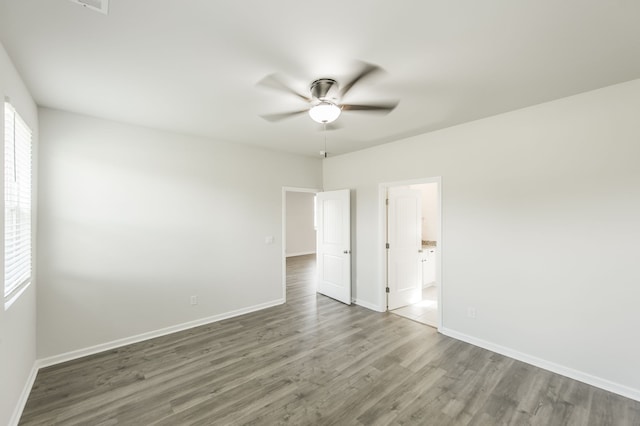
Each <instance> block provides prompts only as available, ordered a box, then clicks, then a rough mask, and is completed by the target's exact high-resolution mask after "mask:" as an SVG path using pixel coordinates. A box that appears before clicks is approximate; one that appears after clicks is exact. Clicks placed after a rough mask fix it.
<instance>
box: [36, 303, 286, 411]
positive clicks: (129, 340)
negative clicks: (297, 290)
mask: <svg viewBox="0 0 640 426" xmlns="http://www.w3.org/2000/svg"><path fill="white" fill-rule="evenodd" d="M284 302H285V300H284V299H276V300H272V301H270V302H265V303H260V304H258V305H253V306H248V307H246V308H241V309H236V310H234V311H229V312H225V313H222V314H218V315H213V316H210V317H206V318H201V319H198V320H195V321H189V322H185V323H182V324H177V325H173V326H170V327H166V328H161V329H159V330H154V331H149V332H146V333H142V334H138V335H135V336H131V337H125V338H123V339H117V340H113V341H111V342H106V343H101V344H98V345H95V346H90V347H88V348H84V349H78V350H75V351H71V352H66V353H63V354H60V355H54V356H50V357H47V358H43V359H40V360H38V361H36V363H37V365H38V368H44V367H50V366H52V365H56V364H60V363H63V362H67V361H72V360H74V359H78V358H82V357H85V356H88V355H94V354H97V353H100V352H104V351H107V350H111V349H115V348H119V347H121V346H126V345H131V344H133V343H138V342H142V341H145V340H149V339H153V338H156V337H161V336H166V335H167V334H171V333H176V332H178V331H184V330H188V329H190V328H193V327H199V326H201V325H206V324H211V323H214V322H218V321H222V320H225V319H228V318H233V317H237V316H240V315H244V314H248V313H251V312H255V311H260V310H262V309H267V308H271V307H273V306H278V305H282V304H283V303H284ZM34 378H35V377H34ZM25 402H26V401H25Z"/></svg>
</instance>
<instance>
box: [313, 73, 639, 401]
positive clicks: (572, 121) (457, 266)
mask: <svg viewBox="0 0 640 426" xmlns="http://www.w3.org/2000/svg"><path fill="white" fill-rule="evenodd" d="M639 111H640V80H635V81H631V82H628V83H624V84H620V85H616V86H611V87H608V88H604V89H601V90H596V91H592V92H588V93H584V94H581V95H578V96H573V97H569V98H565V99H561V100H557V101H554V102H549V103H545V104H541V105H538V106H534V107H530V108H526V109H522V110H518V111H514V112H510V113H507V114H502V115H499V116H495V117H491V118H487V119H483V120H479V121H475V122H471V123H467V124H464V125H460V126H456V127H452V128H448V129H444V130H441V131H438V132H433V133H429V134H424V135H420V136H416V137H412V138H409V139H406V140H403V141H399V142H395V143H390V144H386V145H382V146H378V147H375V148H371V149H368V150H364V151H359V152H355V153H351V154H346V155H342V156H337V157H333V158H330V159H327V160H325V162H324V167H323V170H324V188H325V189H326V190H331V189H336V188H345V187H348V188H352V189H355V193H356V199H355V204H356V206H355V207H356V210H357V213H356V214H357V217H356V219H357V229H356V236H355V237H356V242H357V243H356V245H355V250H354V251H355V252H354V256H355V258H356V265H357V270H356V273H355V275H356V288H355V291H356V292H357V297H358V299H361V300H364V301H365V302H368V303H370V304H372V305H376V306H383V301H382V299H383V293H382V291H381V289H382V286H383V284H382V277H381V276H380V271H381V268H380V262H381V261H382V256H381V250H380V249H379V247H381V241H380V238H379V232H378V226H379V225H380V223H379V211H380V200H378V184H379V183H380V182H394V181H400V180H408V179H418V178H422V177H432V176H441V177H442V203H443V205H442V214H443V218H442V223H443V230H442V238H443V240H442V244H441V249H442V252H441V255H442V262H443V269H442V280H443V283H442V292H443V299H442V302H443V315H444V318H443V329H444V330H445V331H447V332H449V333H450V334H456V335H457V336H463V337H465V336H466V338H468V339H469V340H475V341H476V342H484V343H487V344H489V345H493V347H502V348H504V349H505V350H507V351H511V352H512V353H517V354H521V355H524V356H525V357H529V359H536V360H539V361H540V364H544V363H547V364H548V365H550V366H554V367H557V368H556V369H557V370H562V369H563V368H564V369H565V370H566V372H573V373H575V374H574V376H580V377H582V378H585V379H588V380H590V381H591V382H592V383H598V384H599V385H601V386H608V387H609V388H610V389H615V390H616V391H620V392H623V393H626V394H627V395H631V396H633V397H635V398H640V368H638V353H640V339H638V338H637V330H638V328H639V327H640V309H639V308H638V301H640V267H639V266H638V265H639V264H640V258H639V256H638V242H640V220H639V218H640V166H639V165H638V164H639V163H638V162H639V160H640V119H639V115H638V114H639ZM363 165H366V167H363ZM469 307H473V308H475V309H476V312H477V316H476V318H473V319H472V318H469V317H468V316H467V309H468V308H469Z"/></svg>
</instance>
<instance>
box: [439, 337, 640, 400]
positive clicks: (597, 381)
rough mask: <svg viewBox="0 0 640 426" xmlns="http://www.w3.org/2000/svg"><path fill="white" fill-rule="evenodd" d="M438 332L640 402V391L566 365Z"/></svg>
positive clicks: (485, 341)
mask: <svg viewBox="0 0 640 426" xmlns="http://www.w3.org/2000/svg"><path fill="white" fill-rule="evenodd" d="M438 331H439V332H440V333H442V334H444V335H445V336H449V337H451V338H454V339H456V340H461V341H463V342H466V343H470V344H472V345H474V346H479V347H481V348H484V349H487V350H490V351H492V352H496V353H499V354H501V355H505V356H508V357H509V358H513V359H516V360H518V361H522V362H525V363H527V364H531V365H533V366H536V367H540V368H543V369H545V370H548V371H551V372H552V373H557V374H560V375H562V376H565V377H568V378H570V379H574V380H577V381H579V382H582V383H586V384H588V385H591V386H595V387H597V388H600V389H603V390H606V391H609V392H613V393H615V394H618V395H621V396H624V397H625V398H630V399H633V400H636V401H640V390H639V389H634V388H630V387H628V386H625V385H621V384H619V383H615V382H612V381H610V380H607V379H603V378H601V377H597V376H594V375H591V374H589V373H585V372H583V371H579V370H575V369H573V368H570V367H566V366H564V365H560V364H556V363H554V362H551V361H547V360H545V359H542V358H538V357H535V356H533V355H529V354H526V353H524V352H520V351H517V350H515V349H511V348H508V347H506V346H502V345H498V344H496V343H493V342H489V341H487V340H483V339H479V338H477V337H473V336H470V335H468V334H464V333H460V332H458V331H455V330H451V329H449V328H444V327H442V328H439V329H438Z"/></svg>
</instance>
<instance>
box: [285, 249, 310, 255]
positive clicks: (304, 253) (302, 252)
mask: <svg viewBox="0 0 640 426" xmlns="http://www.w3.org/2000/svg"><path fill="white" fill-rule="evenodd" d="M307 254H316V251H315V250H311V251H301V252H297V253H287V256H286V257H294V256H306V255H307Z"/></svg>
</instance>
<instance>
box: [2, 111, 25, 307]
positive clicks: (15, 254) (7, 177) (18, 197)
mask: <svg viewBox="0 0 640 426" xmlns="http://www.w3.org/2000/svg"><path fill="white" fill-rule="evenodd" d="M30 280H31V130H30V129H29V127H28V126H27V125H26V124H25V122H24V121H23V120H22V118H20V115H18V114H17V113H16V111H15V109H14V108H13V106H11V104H10V103H8V102H5V104H4V296H5V298H7V297H11V296H12V295H13V294H14V293H15V292H16V291H17V290H19V289H20V288H21V287H22V286H23V285H26V284H28V283H29V282H30Z"/></svg>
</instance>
